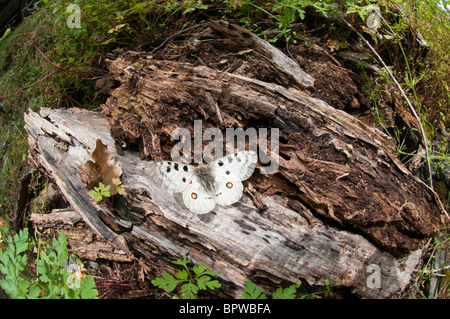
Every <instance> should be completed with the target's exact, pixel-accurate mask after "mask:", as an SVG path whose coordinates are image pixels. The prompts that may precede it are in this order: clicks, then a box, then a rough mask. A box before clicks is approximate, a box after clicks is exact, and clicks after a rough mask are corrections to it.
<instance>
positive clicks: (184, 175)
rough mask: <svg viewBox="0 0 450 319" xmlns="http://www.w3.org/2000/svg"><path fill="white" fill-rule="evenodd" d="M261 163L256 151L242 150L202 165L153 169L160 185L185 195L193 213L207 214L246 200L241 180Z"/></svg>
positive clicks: (168, 165)
mask: <svg viewBox="0 0 450 319" xmlns="http://www.w3.org/2000/svg"><path fill="white" fill-rule="evenodd" d="M257 160H258V157H257V155H256V153H255V152H253V151H240V152H237V153H234V154H230V155H227V156H225V157H222V158H219V159H217V160H215V161H213V162H211V163H209V164H200V165H199V166H192V165H188V164H182V163H177V162H172V161H161V162H154V163H152V164H150V167H149V169H150V176H151V177H152V179H153V181H154V182H155V183H156V184H157V185H158V186H160V187H164V188H166V189H167V190H169V191H171V192H173V193H181V195H182V198H183V202H184V204H185V205H186V207H187V208H189V210H191V211H192V212H194V213H197V214H206V213H209V212H210V211H212V210H213V209H214V207H215V206H216V204H219V205H231V204H233V203H235V202H237V201H238V200H239V199H240V198H241V197H242V192H243V189H244V186H243V185H242V183H241V181H243V180H246V179H247V178H249V177H250V176H251V175H252V174H253V170H254V169H255V164H256V162H257Z"/></svg>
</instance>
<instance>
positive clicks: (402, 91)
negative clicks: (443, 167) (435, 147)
mask: <svg viewBox="0 0 450 319" xmlns="http://www.w3.org/2000/svg"><path fill="white" fill-rule="evenodd" d="M341 19H342V21H344V22H345V24H347V26H348V27H349V28H350V29H352V30H353V31H354V32H355V33H356V34H357V35H358V36H359V37H360V38H361V40H363V41H364V43H365V44H366V45H367V46H368V47H369V49H370V50H371V51H372V52H373V53H374V54H375V56H376V57H377V59H378V60H379V61H380V63H381V64H382V65H383V67H384V68H385V70H386V72H387V73H388V74H389V76H390V77H391V78H392V80H393V81H394V83H395V84H396V85H397V87H398V89H399V90H400V93H401V94H402V96H403V97H404V99H405V100H406V102H407V103H408V106H409V108H410V110H411V112H412V114H413V116H414V117H415V118H416V120H417V123H418V125H419V129H420V134H421V135H422V138H423V144H424V146H425V156H426V162H427V168H428V173H429V182H430V187H431V189H433V178H432V172H431V161H430V153H429V151H428V144H427V137H426V135H425V131H424V129H423V126H422V121H421V120H420V118H419V116H418V115H417V113H416V110H415V109H414V107H413V105H412V103H411V101H410V100H409V99H408V97H407V96H406V93H405V91H404V90H403V89H402V87H401V85H400V84H399V83H398V81H397V79H396V78H395V77H394V75H393V74H392V72H391V71H390V70H389V68H388V67H387V65H386V63H384V61H383V59H382V58H381V57H380V55H379V54H378V53H377V51H375V49H374V48H373V47H372V46H371V45H370V43H369V41H367V40H366V39H365V38H364V37H363V36H362V34H361V33H359V32H358V31H357V30H356V29H355V28H354V27H353V26H352V25H351V24H350V23H348V22H347V20H345V19H344V18H342V17H341Z"/></svg>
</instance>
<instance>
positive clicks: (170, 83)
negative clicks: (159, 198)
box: [103, 54, 441, 254]
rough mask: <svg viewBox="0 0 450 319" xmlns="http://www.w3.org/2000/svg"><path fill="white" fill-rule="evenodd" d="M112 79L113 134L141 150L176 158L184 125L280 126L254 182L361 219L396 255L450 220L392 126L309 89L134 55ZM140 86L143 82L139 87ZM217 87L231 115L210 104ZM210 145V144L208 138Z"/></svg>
mask: <svg viewBox="0 0 450 319" xmlns="http://www.w3.org/2000/svg"><path fill="white" fill-rule="evenodd" d="M109 69H110V71H111V72H110V73H109V74H108V77H110V78H111V79H114V80H116V81H121V83H122V84H121V85H120V86H119V87H117V88H115V89H114V90H112V91H111V97H110V98H109V99H108V101H107V102H106V103H105V105H104V106H103V110H104V112H105V115H106V116H107V117H108V119H109V121H110V123H111V124H112V134H113V137H114V138H115V139H117V140H118V141H119V142H121V143H127V142H131V143H136V144H137V145H139V146H140V149H141V158H153V159H156V160H161V159H167V158H169V157H170V151H171V149H172V147H173V145H174V144H175V142H174V141H171V134H172V132H173V131H174V130H175V129H176V128H177V127H184V128H188V129H189V130H190V131H191V134H193V133H192V132H193V124H192V123H193V121H194V120H195V119H197V118H201V119H203V129H206V128H210V127H220V128H224V127H236V126H237V125H236V119H240V120H239V126H241V127H244V128H246V127H249V126H250V125H251V126H253V127H255V128H256V129H258V128H261V127H262V128H264V127H266V128H271V127H279V128H280V147H279V153H280V156H279V157H278V158H277V160H278V161H279V163H280V168H279V170H278V172H277V174H273V175H255V176H254V177H253V180H254V181H255V182H257V183H256V184H255V185H254V186H255V188H257V190H258V191H260V192H261V193H266V194H268V195H271V194H275V193H276V192H279V193H282V194H285V195H287V196H288V197H289V199H290V201H289V203H288V204H289V206H290V207H291V208H293V209H295V210H296V206H297V203H303V204H306V205H307V206H308V208H309V209H311V210H312V211H314V213H316V214H319V215H321V216H323V217H325V218H330V219H333V220H335V221H338V222H339V223H341V224H342V225H345V224H347V225H351V226H352V227H356V228H357V229H359V230H360V231H362V232H364V233H365V234H367V235H368V236H370V237H371V238H372V239H373V240H374V241H375V242H376V243H377V244H379V245H381V246H383V247H384V248H385V249H387V250H389V251H391V252H393V253H395V254H402V253H405V252H408V251H412V250H415V249H417V248H419V247H420V245H422V244H423V243H424V241H426V238H429V237H430V236H433V234H435V233H436V231H437V230H438V229H439V225H440V223H441V221H440V218H441V210H440V207H439V205H438V203H437V201H436V197H435V196H436V194H435V193H434V192H432V191H431V190H429V188H428V187H427V186H426V185H425V184H424V183H423V182H421V181H420V180H419V179H417V178H416V177H414V176H413V175H412V174H411V173H410V172H409V171H408V170H407V169H406V168H405V167H404V166H403V164H402V163H401V162H400V161H399V160H398V158H397V157H396V155H395V145H394V144H393V142H392V141H391V140H390V139H389V138H388V137H387V136H386V135H385V134H383V133H382V132H380V131H378V130H376V129H374V128H372V127H369V126H367V125H365V124H363V123H362V122H360V121H358V120H357V119H355V118H354V117H352V116H351V115H349V114H347V113H345V112H344V111H340V110H336V109H334V108H333V107H331V106H329V105H328V104H326V103H324V102H323V101H320V100H317V99H314V98H311V97H310V96H309V95H308V94H306V93H305V92H301V91H298V90H295V89H289V88H284V87H282V86H279V85H277V84H273V83H267V82H263V81H261V80H257V79H253V78H248V77H245V76H242V75H238V74H231V73H227V72H217V71H215V70H212V69H210V68H207V67H203V66H199V67H194V66H191V65H187V64H185V63H178V62H173V61H160V60H148V59H145V58H140V57H136V56H133V57H130V56H129V55H127V54H124V55H122V56H120V57H119V58H117V59H116V60H114V61H111V62H110V67H109ZM131 85H133V88H132V89H131ZM205 92H208V94H210V95H211V96H213V97H214V100H215V101H217V103H218V105H219V109H220V113H221V118H222V119H223V120H222V121H223V124H222V123H220V122H219V120H218V118H217V117H216V116H215V113H213V112H212V111H209V110H210V108H209V107H207V106H205V102H204V101H205V100H207V98H206V95H205ZM205 144H206V143H205Z"/></svg>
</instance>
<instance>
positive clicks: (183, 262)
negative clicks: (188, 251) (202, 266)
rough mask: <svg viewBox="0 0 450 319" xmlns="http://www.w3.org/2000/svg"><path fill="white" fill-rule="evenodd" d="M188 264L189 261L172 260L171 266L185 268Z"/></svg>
mask: <svg viewBox="0 0 450 319" xmlns="http://www.w3.org/2000/svg"><path fill="white" fill-rule="evenodd" d="M190 263H191V262H190V261H189V260H181V259H177V260H172V264H175V265H180V266H184V267H187V264H190Z"/></svg>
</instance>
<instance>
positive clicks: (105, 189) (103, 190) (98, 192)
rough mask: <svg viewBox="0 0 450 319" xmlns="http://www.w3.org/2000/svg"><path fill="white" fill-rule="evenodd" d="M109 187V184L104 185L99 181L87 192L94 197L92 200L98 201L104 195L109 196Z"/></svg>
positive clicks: (104, 196)
mask: <svg viewBox="0 0 450 319" xmlns="http://www.w3.org/2000/svg"><path fill="white" fill-rule="evenodd" d="M110 188H111V185H106V186H105V184H103V183H102V182H100V183H99V184H98V187H94V189H93V190H91V191H90V192H89V194H91V195H92V196H93V197H94V200H95V201H97V202H99V201H101V200H102V199H104V198H106V197H110V196H111V193H110V192H109V189H110Z"/></svg>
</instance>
